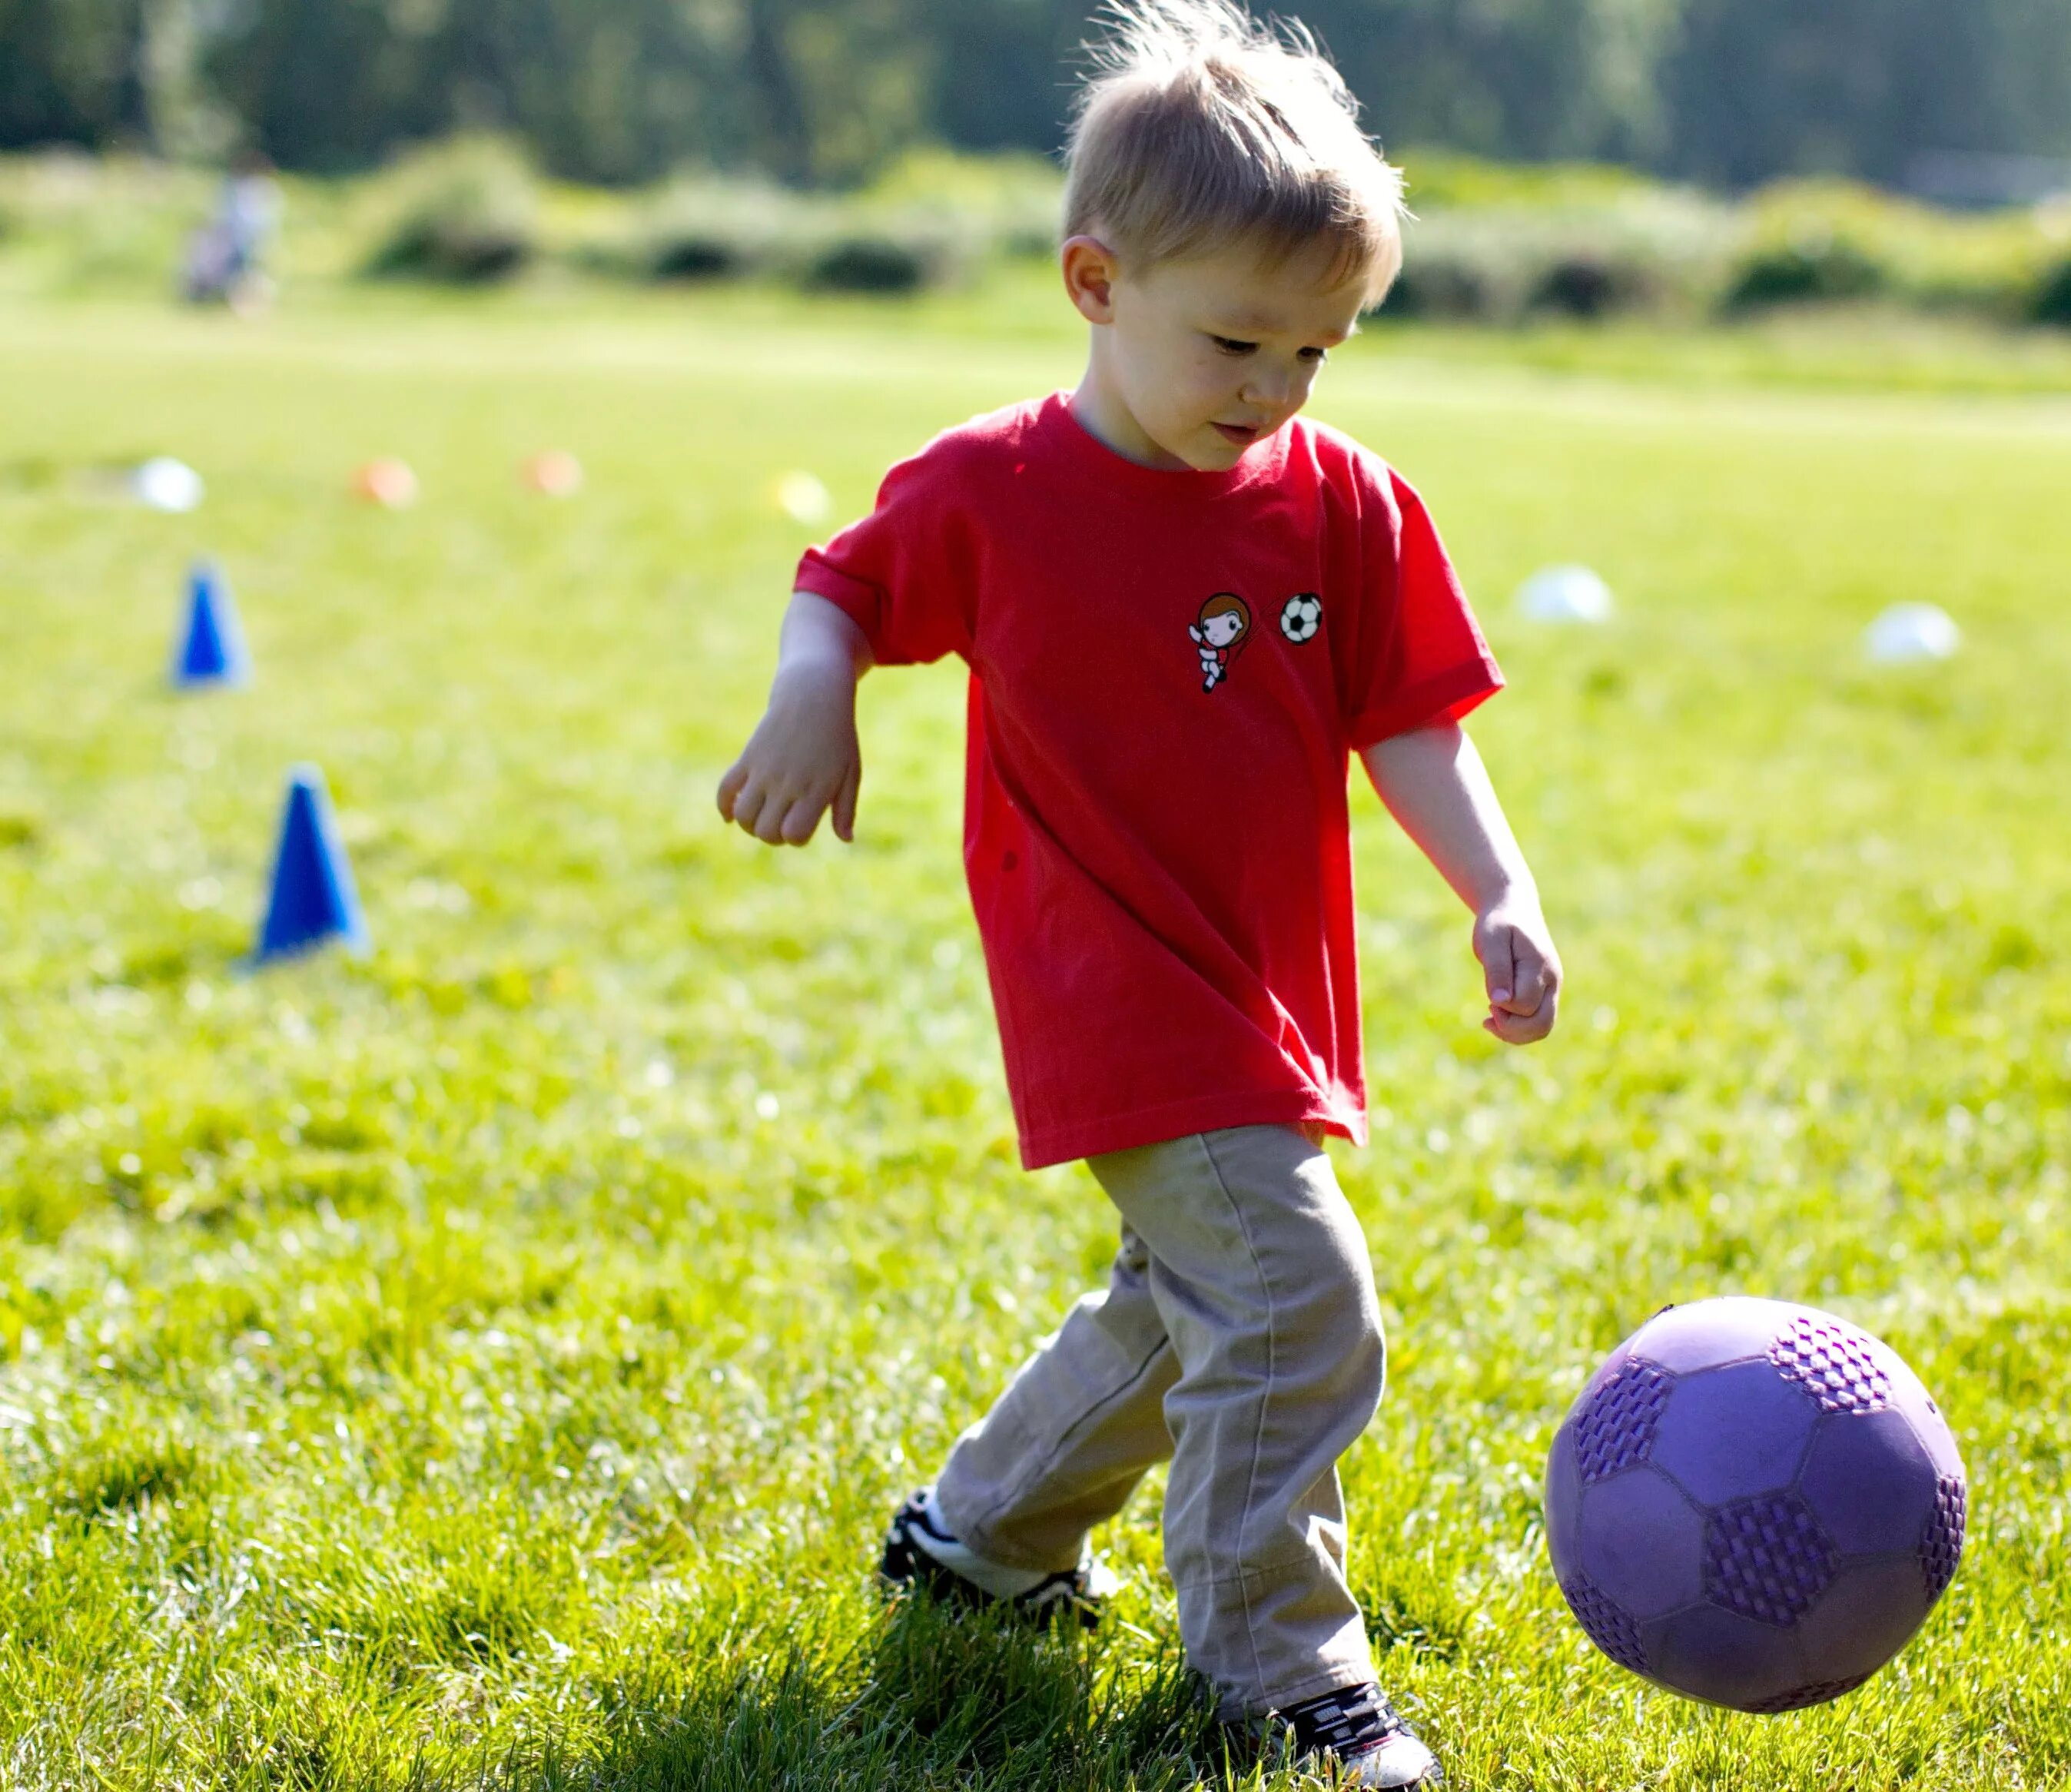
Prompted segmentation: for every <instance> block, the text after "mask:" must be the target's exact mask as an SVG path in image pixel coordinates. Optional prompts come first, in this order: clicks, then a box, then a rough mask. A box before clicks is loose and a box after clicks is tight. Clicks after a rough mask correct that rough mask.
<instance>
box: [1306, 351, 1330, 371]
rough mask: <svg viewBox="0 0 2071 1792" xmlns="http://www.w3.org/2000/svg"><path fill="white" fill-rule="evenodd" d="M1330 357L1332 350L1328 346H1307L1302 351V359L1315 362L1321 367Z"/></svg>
mask: <svg viewBox="0 0 2071 1792" xmlns="http://www.w3.org/2000/svg"><path fill="white" fill-rule="evenodd" d="M1330 358H1331V351H1329V350H1328V349H1327V348H1305V349H1303V350H1302V359H1303V360H1305V361H1310V362H1313V363H1315V365H1317V366H1318V367H1321V366H1322V365H1323V363H1325V362H1326V361H1327V360H1329V359H1330Z"/></svg>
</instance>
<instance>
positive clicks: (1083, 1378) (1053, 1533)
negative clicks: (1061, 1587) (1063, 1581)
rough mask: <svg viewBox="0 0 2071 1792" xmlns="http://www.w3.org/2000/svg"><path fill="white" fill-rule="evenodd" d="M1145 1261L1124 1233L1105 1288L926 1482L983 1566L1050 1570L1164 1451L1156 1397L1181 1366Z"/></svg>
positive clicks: (1072, 1560) (1068, 1557) (1071, 1558)
mask: <svg viewBox="0 0 2071 1792" xmlns="http://www.w3.org/2000/svg"><path fill="white" fill-rule="evenodd" d="M1178 1375H1179V1363H1178V1360H1177V1359H1176V1358H1175V1356H1174V1355H1173V1354H1172V1347H1171V1342H1170V1340H1169V1339H1167V1337H1166V1335H1165V1323H1164V1321H1163V1318H1161V1317H1160V1316H1159V1310H1158V1305H1157V1302H1155V1300H1154V1299H1153V1298H1152V1296H1151V1293H1150V1253H1149V1252H1148V1251H1147V1250H1146V1249H1145V1247H1144V1244H1143V1240H1142V1239H1141V1238H1139V1237H1138V1236H1136V1235H1135V1234H1134V1232H1130V1230H1129V1229H1128V1228H1126V1227H1125V1228H1123V1231H1122V1249H1121V1250H1120V1252H1119V1253H1118V1254H1117V1256H1116V1257H1115V1260H1114V1266H1113V1269H1112V1271H1111V1272H1110V1273H1109V1277H1108V1286H1107V1288H1106V1290H1105V1291H1104V1292H1102V1293H1099V1294H1088V1295H1087V1296H1085V1298H1083V1299H1082V1300H1081V1301H1080V1302H1078V1304H1077V1306H1074V1307H1073V1308H1072V1310H1071V1312H1070V1314H1068V1316H1067V1317H1066V1318H1065V1320H1064V1325H1063V1327H1061V1328H1060V1330H1059V1331H1057V1333H1056V1335H1055V1336H1054V1337H1052V1338H1048V1339H1044V1342H1043V1343H1042V1344H1041V1345H1040V1346H1039V1347H1038V1348H1037V1350H1036V1352H1035V1355H1034V1356H1032V1357H1031V1358H1030V1359H1028V1361H1027V1363H1023V1365H1022V1367H1021V1368H1020V1370H1019V1372H1017V1373H1016V1375H1015V1378H1014V1380H1012V1382H1011V1383H1010V1384H1008V1386H1007V1392H1005V1393H1003V1395H1001V1396H1000V1397H999V1401H998V1403H997V1404H995V1405H994V1407H993V1409H992V1410H991V1411H990V1413H987V1414H986V1416H985V1417H984V1418H982V1420H980V1421H978V1423H977V1424H976V1425H973V1426H972V1427H971V1428H970V1429H969V1430H968V1431H966V1433H964V1434H963V1436H962V1437H960V1438H959V1439H958V1441H957V1445H956V1447H955V1449H953V1450H951V1451H950V1453H949V1461H948V1462H947V1463H946V1464H945V1466H944V1467H943V1470H942V1472H941V1477H940V1478H939V1479H938V1480H937V1482H936V1484H935V1497H936V1499H937V1501H939V1502H940V1503H941V1508H942V1516H943V1517H944V1518H945V1519H946V1520H947V1521H948V1523H949V1528H950V1530H951V1531H952V1532H954V1533H955V1534H956V1536H957V1538H958V1541H960V1542H961V1543H962V1544H965V1545H966V1547H967V1548H970V1549H972V1550H974V1551H975V1552H977V1553H978V1554H979V1555H981V1556H984V1557H985V1558H986V1560H988V1561H994V1562H999V1563H1000V1564H1003V1565H1004V1566H1006V1567H1008V1568H1023V1569H1040V1570H1041V1571H1042V1572H1044V1573H1055V1572H1056V1571H1057V1570H1059V1569H1068V1568H1072V1567H1074V1566H1076V1565H1077V1563H1078V1560H1079V1558H1080V1555H1081V1552H1082V1551H1083V1550H1084V1548H1085V1540H1086V1533H1087V1532H1089V1531H1090V1530H1091V1529H1092V1528H1093V1526H1095V1525H1096V1524H1099V1523H1103V1522H1104V1521H1105V1520H1106V1519H1110V1518H1112V1517H1113V1516H1114V1515H1115V1514H1116V1513H1117V1512H1118V1511H1121V1510H1122V1507H1123V1506H1124V1505H1125V1504H1126V1503H1127V1502H1128V1499H1129V1496H1130V1494H1131V1493H1133V1492H1134V1491H1135V1488H1136V1484H1137V1482H1138V1481H1140V1480H1142V1478H1143V1474H1144V1471H1145V1470H1146V1469H1148V1468H1149V1467H1150V1466H1151V1465H1152V1464H1153V1463H1154V1462H1163V1461H1164V1459H1165V1458H1167V1456H1169V1455H1171V1454H1172V1437H1171V1433H1170V1432H1169V1431H1168V1430H1167V1429H1166V1423H1165V1409H1164V1400H1165V1396H1166V1393H1167V1390H1169V1389H1170V1388H1171V1385H1172V1384H1173V1382H1174V1380H1176V1379H1177V1377H1178Z"/></svg>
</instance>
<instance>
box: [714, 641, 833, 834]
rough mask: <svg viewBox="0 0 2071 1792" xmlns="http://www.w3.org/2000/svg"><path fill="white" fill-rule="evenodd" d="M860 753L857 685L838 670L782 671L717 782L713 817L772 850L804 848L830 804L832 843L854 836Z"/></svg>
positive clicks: (804, 667) (808, 666)
mask: <svg viewBox="0 0 2071 1792" xmlns="http://www.w3.org/2000/svg"><path fill="white" fill-rule="evenodd" d="M862 783H863V751H862V748H860V747H859V745H858V744H857V742H856V736H855V675H853V673H851V671H849V670H847V668H846V667H844V666H832V665H826V664H806V665H799V666H791V667H786V668H785V670H782V671H781V672H780V673H779V674H778V675H777V682H776V683H775V684H774V685H773V686H772V687H771V688H770V691H769V709H768V711H766V712H765V715H764V716H763V718H762V720H761V722H760V723H759V724H757V727H756V730H755V732H754V733H753V734H752V735H751V736H748V744H747V746H746V747H745V748H743V749H742V751H741V755H740V758H738V759H737V760H736V761H734V762H733V764H732V766H731V767H729V768H728V771H727V774H726V776H725V777H723V778H721V779H720V781H719V812H720V814H722V815H723V816H724V817H725V818H727V820H728V821H730V822H733V823H734V824H735V825H736V826H739V827H741V828H744V829H745V830H747V831H748V833H750V834H753V835H754V836H755V838H756V839H758V840H761V841H762V842H764V843H765V844H767V845H769V846H773V847H802V846H803V845H805V843H806V842H807V841H808V840H810V839H812V837H813V835H814V833H815V832H817V831H818V828H819V825H820V818H821V817H822V815H824V814H826V812H827V810H828V808H829V806H830V805H831V806H832V807H833V810H834V826H835V836H836V838H838V839H841V840H843V841H849V840H853V839H855V803H856V796H857V793H858V792H859V789H860V788H861V786H862Z"/></svg>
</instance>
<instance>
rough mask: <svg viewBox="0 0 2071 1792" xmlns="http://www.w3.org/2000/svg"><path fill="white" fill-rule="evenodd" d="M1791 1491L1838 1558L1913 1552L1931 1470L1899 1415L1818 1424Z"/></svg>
mask: <svg viewBox="0 0 2071 1792" xmlns="http://www.w3.org/2000/svg"><path fill="white" fill-rule="evenodd" d="M1798 1492H1799V1493H1800V1494H1802V1495H1803V1496H1804V1499H1805V1503H1806V1505H1808V1506H1810V1507H1811V1508H1812V1510H1813V1511H1814V1513H1815V1514H1816V1515H1817V1516H1818V1518H1819V1523H1820V1525H1821V1527H1822V1528H1823V1529H1824V1530H1825V1532H1826V1533H1827V1536H1830V1537H1831V1538H1832V1539H1833V1540H1834V1547H1835V1548H1836V1549H1838V1550H1839V1552H1841V1553H1842V1554H1843V1555H1844V1556H1879V1555H1889V1554H1893V1553H1895V1552H1898V1551H1901V1550H1907V1549H1912V1548H1917V1546H1918V1544H1919V1543H1920V1540H1921V1537H1922V1536H1924V1535H1925V1527H1926V1524H1927V1521H1928V1519H1929V1518H1930V1516H1931V1515H1933V1513H1934V1495H1935V1477H1934V1464H1933V1463H1932V1462H1930V1461H1928V1459H1927V1452H1926V1450H1925V1449H1923V1448H1922V1447H1921V1442H1920V1440H1919V1438H1918V1437H1915V1436H1914V1435H1913V1427H1912V1425H1910V1424H1909V1422H1908V1421H1907V1419H1906V1417H1905V1414H1904V1413H1894V1412H1889V1411H1887V1412H1882V1413H1863V1412H1851V1411H1847V1410H1842V1411H1836V1412H1831V1413H1827V1415H1826V1416H1825V1417H1823V1418H1822V1419H1821V1421H1819V1429H1818V1430H1817V1431H1816V1432H1815V1433H1814V1435H1813V1438H1812V1449H1811V1454H1809V1455H1807V1456H1806V1458H1805V1467H1804V1470H1803V1471H1802V1473H1801V1474H1799V1476H1798Z"/></svg>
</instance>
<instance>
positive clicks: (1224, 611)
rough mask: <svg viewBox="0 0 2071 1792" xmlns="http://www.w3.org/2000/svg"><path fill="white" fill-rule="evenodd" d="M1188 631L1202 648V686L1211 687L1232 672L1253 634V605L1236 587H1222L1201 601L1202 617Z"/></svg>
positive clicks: (1213, 687) (1190, 625) (1208, 689)
mask: <svg viewBox="0 0 2071 1792" xmlns="http://www.w3.org/2000/svg"><path fill="white" fill-rule="evenodd" d="M1187 634H1190V635H1191V636H1192V637H1193V640H1194V645H1195V647H1196V648H1197V649H1199V650H1200V655H1201V688H1202V689H1203V690H1204V691H1212V690H1214V689H1215V687H1216V686H1217V685H1219V684H1220V683H1222V682H1223V680H1224V679H1226V678H1228V676H1229V669H1230V667H1231V666H1233V665H1235V664H1236V656H1237V655H1238V654H1241V653H1242V652H1243V651H1244V646H1245V642H1247V641H1249V639H1250V638H1251V606H1250V605H1249V604H1247V603H1246V602H1245V601H1244V600H1243V599H1242V598H1241V597H1238V596H1237V594H1236V593H1235V592H1233V591H1219V592H1217V593H1216V594H1215V596H1214V597H1211V598H1210V599H1209V600H1208V601H1207V602H1206V603H1205V604H1204V605H1201V614H1200V619H1199V620H1198V621H1195V622H1192V623H1190V624H1189V625H1187Z"/></svg>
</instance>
